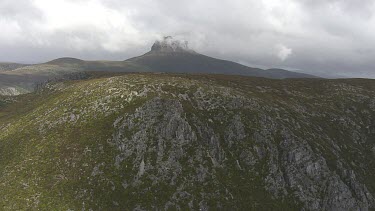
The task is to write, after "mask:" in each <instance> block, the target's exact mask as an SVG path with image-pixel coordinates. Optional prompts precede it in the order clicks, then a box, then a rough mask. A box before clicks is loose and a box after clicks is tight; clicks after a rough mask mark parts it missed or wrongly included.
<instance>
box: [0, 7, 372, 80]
mask: <svg viewBox="0 0 375 211" xmlns="http://www.w3.org/2000/svg"><path fill="white" fill-rule="evenodd" d="M167 35H171V36H174V37H175V38H178V39H181V40H187V41H189V44H190V48H192V49H194V50H195V51H197V52H199V53H202V54H206V55H209V56H212V57H216V58H220V59H227V60H232V61H235V62H239V63H241V64H245V65H248V66H252V67H261V68H285V69H289V70H294V71H298V72H307V73H312V74H316V75H320V76H340V77H369V78H375V0H361V1H358V0H204V1H203V0H178V1H177V0H0V61H3V62H23V63H39V62H46V61H49V60H52V59H55V58H59V57H76V58H80V59H87V60H125V59H127V58H130V57H134V56H138V55H140V54H143V53H145V52H147V51H149V49H150V47H151V45H152V44H153V43H154V41H155V40H157V39H161V38H162V37H163V36H167Z"/></svg>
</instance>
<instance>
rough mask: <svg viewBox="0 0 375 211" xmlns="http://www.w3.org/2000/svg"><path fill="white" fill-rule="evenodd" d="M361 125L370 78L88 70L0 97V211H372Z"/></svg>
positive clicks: (371, 159) (374, 153) (370, 146)
mask: <svg viewBox="0 0 375 211" xmlns="http://www.w3.org/2000/svg"><path fill="white" fill-rule="evenodd" d="M374 120H375V81H374V80H362V79H350V80H323V79H287V80H272V79H265V78H252V77H241V76H224V75H184V74H145V73H144V74H126V75H124V74H120V73H116V74H111V75H109V74H108V73H91V74H90V75H89V77H88V78H87V79H85V80H75V81H60V82H55V83H50V84H47V85H46V86H45V87H44V88H43V89H40V90H38V92H37V93H31V94H27V95H21V96H17V97H0V158H1V159H0V207H1V208H2V209H4V210H37V209H40V210H90V209H92V210H156V209H159V210H161V209H172V210H175V209H182V210H185V209H188V208H190V209H193V210H198V209H201V210H208V209H210V210H218V209H222V210H229V209H233V208H236V209H238V210H272V209H278V210H296V209H297V210H301V209H305V210H368V209H375V201H374V195H375V180H374V179H373V175H374V174H375V170H374V169H375V121H374Z"/></svg>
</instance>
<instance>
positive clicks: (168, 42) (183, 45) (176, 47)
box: [151, 36, 195, 53]
mask: <svg viewBox="0 0 375 211" xmlns="http://www.w3.org/2000/svg"><path fill="white" fill-rule="evenodd" d="M151 52H162V53H176V52H179V53H195V52H194V51H193V50H191V49H190V48H189V43H188V41H181V40H176V39H174V38H173V37H171V36H167V37H164V38H163V40H161V41H159V40H158V41H156V42H155V43H154V45H153V46H152V47H151Z"/></svg>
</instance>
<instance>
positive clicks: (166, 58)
mask: <svg viewBox="0 0 375 211" xmlns="http://www.w3.org/2000/svg"><path fill="white" fill-rule="evenodd" d="M2 67H3V69H4V71H1V72H0V74H1V75H0V95H1V94H2V93H3V94H4V93H24V92H28V91H31V90H32V89H33V88H31V87H34V86H35V84H38V83H41V82H43V81H45V80H49V79H56V78H60V77H63V76H64V75H66V74H72V73H78V72H90V71H106V72H166V73H200V74H225V75H243V76H254V77H264V78H272V79H286V78H316V77H315V76H312V75H308V74H303V73H296V72H292V71H287V70H282V69H270V70H262V69H259V68H251V67H247V66H244V65H241V64H238V63H235V62H231V61H226V60H220V59H215V58H212V57H209V56H205V55H202V54H199V53H197V52H195V51H193V50H191V49H189V46H188V43H187V42H182V41H178V40H174V39H173V38H172V37H165V38H164V39H163V40H162V41H156V42H155V43H154V45H153V46H152V47H151V51H150V52H148V53H146V54H144V55H142V56H139V57H135V58H131V59H128V60H126V61H84V60H80V59H76V58H69V57H65V58H59V59H55V60H52V61H49V62H47V63H43V64H36V65H19V64H3V66H2ZM0 68H1V65H0ZM6 70H8V71H6ZM9 70H11V71H9ZM7 78H12V80H11V81H7ZM15 78H16V79H15ZM5 89H6V90H7V91H4V90H5ZM14 89H16V90H23V91H22V92H12V91H11V92H10V91H9V90H14Z"/></svg>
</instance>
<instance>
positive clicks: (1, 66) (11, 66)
mask: <svg viewBox="0 0 375 211" xmlns="http://www.w3.org/2000/svg"><path fill="white" fill-rule="evenodd" d="M25 66H27V65H26V64H17V63H6V62H0V72H5V71H12V70H15V69H18V68H21V67H25Z"/></svg>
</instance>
